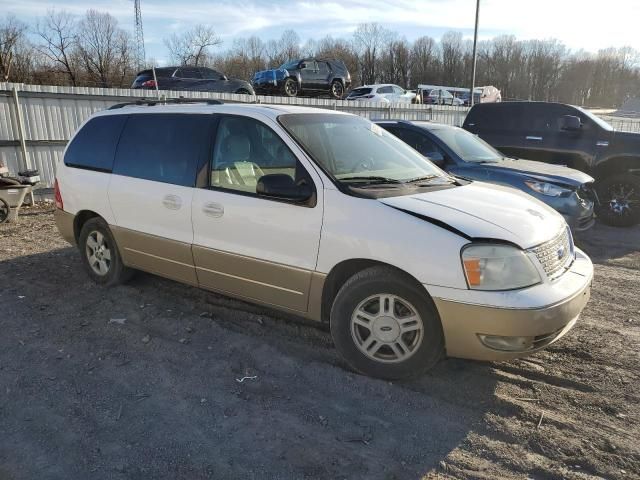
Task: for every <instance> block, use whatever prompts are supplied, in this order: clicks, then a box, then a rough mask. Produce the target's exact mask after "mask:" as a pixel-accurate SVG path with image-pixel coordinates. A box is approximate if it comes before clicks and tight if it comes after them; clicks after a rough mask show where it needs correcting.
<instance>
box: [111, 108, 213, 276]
mask: <svg viewBox="0 0 640 480" xmlns="http://www.w3.org/2000/svg"><path fill="white" fill-rule="evenodd" d="M149 108H152V107H149ZM211 119H212V117H211V115H194V114H132V115H129V118H128V120H127V122H126V124H125V126H124V130H123V132H122V135H121V137H120V142H119V144H118V148H117V151H116V157H115V162H114V167H113V175H112V176H111V181H110V183H109V202H110V205H111V209H112V211H113V214H114V217H115V220H116V225H114V226H113V227H112V230H113V233H114V236H115V237H116V242H117V243H118V247H119V249H120V253H121V255H122V257H123V259H124V262H125V264H127V265H129V266H131V267H134V268H139V269H141V270H146V271H148V272H151V273H156V274H159V275H163V276H166V277H169V278H173V279H175V280H179V281H182V282H186V283H189V284H192V285H196V284H197V280H196V275H195V266H194V264H193V257H192V255H191V244H192V242H193V227H192V225H191V202H192V200H193V191H194V186H195V178H196V171H197V168H198V164H200V163H201V160H202V158H203V155H206V152H208V147H209V144H210V130H209V129H210V125H211Z"/></svg>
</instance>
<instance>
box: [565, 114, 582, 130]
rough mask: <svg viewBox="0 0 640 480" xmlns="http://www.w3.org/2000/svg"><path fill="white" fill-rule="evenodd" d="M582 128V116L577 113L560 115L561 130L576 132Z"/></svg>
mask: <svg viewBox="0 0 640 480" xmlns="http://www.w3.org/2000/svg"><path fill="white" fill-rule="evenodd" d="M581 128H582V122H581V121H580V117H576V116H575V115H563V116H562V117H560V130H565V131H567V132H576V131H578V130H580V129H581Z"/></svg>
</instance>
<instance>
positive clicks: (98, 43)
mask: <svg viewBox="0 0 640 480" xmlns="http://www.w3.org/2000/svg"><path fill="white" fill-rule="evenodd" d="M77 42H78V51H79V54H80V58H81V59H82V62H83V64H84V68H85V69H86V73H87V75H88V77H89V79H90V81H92V82H94V83H97V84H99V85H100V86H102V87H111V86H113V84H114V83H118V84H119V85H122V82H123V79H124V76H125V75H126V74H128V72H129V71H131V70H132V67H131V55H130V49H131V39H130V36H129V35H128V34H127V33H126V32H124V31H123V30H121V29H119V28H118V22H117V20H116V19H115V18H114V17H112V16H111V15H110V14H108V13H100V12H97V11H96V10H88V11H87V14H86V16H85V17H84V19H83V20H82V21H81V22H80V24H79V26H78V36H77Z"/></svg>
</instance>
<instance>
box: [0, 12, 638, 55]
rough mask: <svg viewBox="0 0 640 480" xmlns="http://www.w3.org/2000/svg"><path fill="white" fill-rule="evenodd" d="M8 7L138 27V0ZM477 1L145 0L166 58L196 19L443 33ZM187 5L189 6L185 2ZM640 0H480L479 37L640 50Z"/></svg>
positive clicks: (239, 30)
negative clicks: (92, 14)
mask: <svg viewBox="0 0 640 480" xmlns="http://www.w3.org/2000/svg"><path fill="white" fill-rule="evenodd" d="M0 3H1V4H2V9H1V10H2V11H4V12H8V13H13V14H15V15H16V16H17V17H18V18H20V19H21V20H23V21H25V22H28V23H31V22H33V21H35V20H36V19H37V17H38V16H39V15H43V13H44V12H46V11H47V9H50V8H56V9H65V10H67V11H69V12H72V13H76V14H79V15H80V14H83V13H84V12H85V11H86V10H87V8H95V9H97V10H101V11H108V12H109V13H111V14H112V15H113V16H115V17H116V18H117V19H118V21H119V22H120V26H121V27H122V28H125V29H128V30H133V18H134V15H133V0H101V1H100V2H99V3H98V2H96V3H93V2H87V1H86V0H56V1H51V0H40V1H39V0H0ZM475 3H476V1H475V0H414V1H412V0H317V1H312V0H234V1H228V0H220V1H213V0H188V1H187V0H182V1H176V0H141V4H142V18H143V24H144V36H145V44H146V50H147V57H153V58H156V59H157V60H159V61H163V60H164V59H165V57H166V50H165V47H164V45H163V43H162V39H163V38H164V37H166V36H168V35H170V34H171V33H173V32H180V31H182V30H184V29H188V28H189V27H191V26H193V25H195V24H197V23H205V24H211V25H213V26H214V28H215V29H216V31H217V32H218V34H219V35H220V36H221V37H222V39H223V41H224V43H223V45H222V46H221V47H220V48H223V49H224V48H225V47H228V46H230V45H231V42H232V41H233V38H235V37H247V36H250V35H257V36H259V37H261V38H262V39H263V40H269V39H272V38H277V37H279V36H280V33H281V32H282V30H285V29H289V28H291V29H294V30H296V31H297V32H298V34H299V35H300V36H301V38H302V41H303V42H304V41H305V40H306V39H308V38H314V39H320V38H322V37H324V36H325V35H327V34H330V35H332V36H335V37H348V36H350V34H351V32H353V30H354V29H355V28H356V26H357V25H358V24H359V23H363V22H378V23H380V24H381V25H383V26H384V27H386V28H388V29H391V30H395V31H397V32H399V34H400V35H401V36H404V37H406V38H407V39H408V40H414V39H415V38H417V37H419V36H422V35H430V36H432V37H435V38H440V36H441V35H442V33H443V32H445V31H447V30H457V31H461V32H463V34H464V35H465V36H466V37H471V36H472V35H473V22H474V15H475ZM183 5H184V6H183ZM639 21H640V0H607V1H604V0H481V11H480V37H481V38H490V37H493V36H495V35H500V34H513V35H515V36H516V37H518V38H520V39H530V38H557V39H559V40H561V41H563V42H564V43H565V44H566V45H568V46H569V47H570V48H571V49H573V50H579V49H585V50H588V51H597V50H598V49H600V48H605V47H609V46H614V47H620V46H626V45H629V46H632V47H634V48H636V49H638V50H640V34H639V33H638V30H639V28H638V22H639Z"/></svg>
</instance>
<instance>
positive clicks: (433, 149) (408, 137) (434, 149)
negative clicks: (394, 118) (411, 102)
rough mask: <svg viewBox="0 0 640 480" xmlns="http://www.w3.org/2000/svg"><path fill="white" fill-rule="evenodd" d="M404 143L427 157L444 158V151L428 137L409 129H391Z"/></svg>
mask: <svg viewBox="0 0 640 480" xmlns="http://www.w3.org/2000/svg"><path fill="white" fill-rule="evenodd" d="M388 130H389V131H390V132H391V133H393V134H394V135H395V136H396V137H398V138H399V139H400V140H402V141H403V142H404V143H406V144H407V145H409V146H410V147H412V148H413V149H414V150H417V151H418V152H420V153H421V154H422V155H425V156H427V157H434V158H442V157H443V154H442V151H441V150H440V149H439V148H438V146H437V145H436V144H435V143H433V142H432V141H431V140H430V139H429V138H427V136H426V135H424V134H422V133H419V132H416V131H415V130H409V129H408V128H398V127H391V128H389V129H388Z"/></svg>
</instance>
